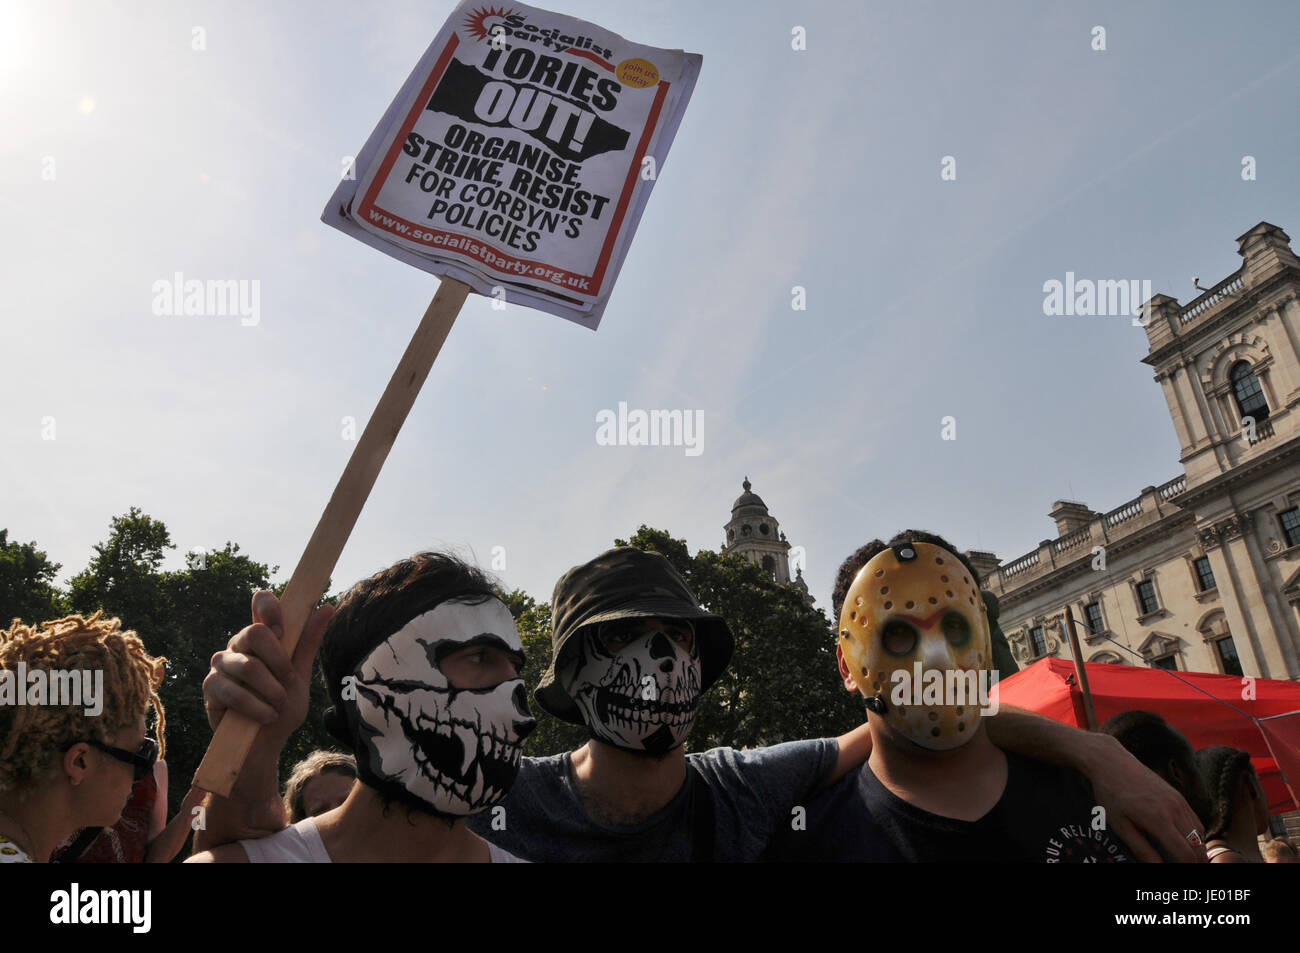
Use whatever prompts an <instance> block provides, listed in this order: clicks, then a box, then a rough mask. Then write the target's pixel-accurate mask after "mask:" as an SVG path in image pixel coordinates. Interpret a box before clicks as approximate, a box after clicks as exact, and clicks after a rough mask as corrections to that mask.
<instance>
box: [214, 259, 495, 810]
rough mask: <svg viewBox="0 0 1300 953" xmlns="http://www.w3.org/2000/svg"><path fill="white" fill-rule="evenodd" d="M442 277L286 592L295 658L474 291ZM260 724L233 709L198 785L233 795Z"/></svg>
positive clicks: (287, 637)
mask: <svg viewBox="0 0 1300 953" xmlns="http://www.w3.org/2000/svg"><path fill="white" fill-rule="evenodd" d="M440 281H441V283H440V284H439V285H438V291H437V293H436V294H435V295H434V296H433V301H431V302H430V303H429V307H428V310H426V311H425V312H424V317H423V318H421V319H420V326H419V327H417V328H416V329H415V334H413V335H412V336H411V343H410V344H408V345H407V346H406V353H404V354H403V355H402V359H401V360H400V361H399V362H398V363H397V370H395V371H393V376H392V379H391V380H389V382H388V386H387V387H386V388H384V393H383V396H381V397H380V398H379V403H378V404H376V405H375V411H374V413H373V414H371V415H370V420H369V422H368V423H367V424H366V429H365V430H364V431H363V432H362V434H361V439H360V440H358V441H357V445H356V447H354V448H353V450H352V456H351V457H350V458H349V459H348V465H347V466H346V467H345V468H344V469H343V475H342V476H340V477H339V482H338V485H337V486H335V487H334V494H333V496H331V497H330V501H329V504H328V505H327V506H326V507H325V512H324V513H322V514H321V517H320V522H318V523H317V524H316V530H315V532H313V533H312V534H311V539H310V540H309V541H308V543H307V548H306V549H305V550H304V551H303V554H302V558H301V559H300V560H298V566H297V568H296V569H294V571H293V576H292V577H291V578H290V579H289V585H288V586H287V587H286V588H285V590H284V595H282V596H281V597H280V612H281V616H282V618H283V620H284V640H283V642H282V644H283V646H284V649H285V652H287V653H288V654H289V655H291V656H292V655H293V651H294V649H295V648H296V647H297V645H298V638H299V636H301V635H302V628H303V626H304V625H305V624H306V622H307V619H308V617H309V616H310V615H311V613H312V612H313V611H314V610H315V608H316V605H317V603H319V602H320V599H321V596H322V595H324V593H325V586H326V585H327V584H328V582H329V577H330V573H332V572H333V571H334V566H335V564H336V563H337V562H338V558H339V554H340V553H342V552H343V547H344V545H345V544H346V543H347V541H348V536H349V535H351V533H352V527H353V526H355V525H356V522H357V517H358V516H360V515H361V508H362V507H363V506H365V505H366V498H367V497H368V496H369V495H370V490H371V488H372V487H373V486H374V485H375V480H376V479H377V478H378V477H379V471H380V470H381V469H382V468H383V466H384V460H385V459H387V457H388V451H389V450H390V449H392V446H393V442H394V441H395V440H396V439H397V434H398V432H399V431H400V430H401V429H402V424H403V423H404V422H405V420H406V415H407V414H408V413H409V412H410V410H411V406H412V405H413V404H414V403H415V398H416V397H417V396H418V395H419V393H420V387H421V386H422V385H423V384H424V380H425V378H426V377H428V376H429V369H430V368H432V367H433V362H434V359H435V358H437V356H438V352H439V351H440V350H441V349H442V343H443V342H444V341H445V340H447V334H448V332H450V331H451V326H452V323H453V322H454V321H455V320H456V316H457V315H458V314H459V313H460V309H461V306H462V305H463V304H464V303H465V297H466V296H467V295H468V294H469V290H470V289H469V285H467V284H464V283H463V282H460V281H456V280H455V279H453V278H442V279H440ZM259 727H260V726H259V725H258V723H257V722H255V721H253V720H252V719H251V718H245V717H243V716H241V715H238V714H236V713H235V712H232V711H228V712H226V715H225V717H224V718H222V719H221V724H220V725H219V726H218V727H217V731H216V733H215V734H214V735H213V736H212V741H211V743H210V744H209V745H208V750H207V753H206V754H205V755H204V756H203V762H202V763H201V764H200V765H199V769H198V771H197V772H195V775H194V785H195V787H199V788H202V789H203V790H205V791H211V792H212V793H214V794H219V795H221V796H222V797H229V796H230V792H231V790H232V789H233V788H234V786H235V780H236V779H237V778H238V777H239V772H240V771H241V770H242V768H243V766H244V759H245V758H247V757H248V751H249V749H250V748H251V747H252V746H253V739H254V738H256V736H257V731H258V728H259Z"/></svg>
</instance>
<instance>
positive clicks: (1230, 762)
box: [1196, 745, 1255, 840]
mask: <svg viewBox="0 0 1300 953" xmlns="http://www.w3.org/2000/svg"><path fill="white" fill-rule="evenodd" d="M1196 763H1197V766H1198V767H1199V768H1200V770H1201V776H1202V777H1203V778H1205V784H1206V786H1207V787H1208V788H1209V789H1210V814H1211V816H1210V818H1209V823H1208V824H1207V827H1206V831H1205V839H1206V840H1214V839H1215V838H1216V837H1223V836H1224V835H1225V834H1227V832H1228V828H1229V827H1230V826H1232V811H1233V803H1234V802H1235V800H1236V797H1237V790H1238V788H1239V782H1240V781H1241V779H1242V778H1243V777H1253V776H1254V774H1255V769H1254V768H1252V767H1251V765H1250V752H1248V751H1242V750H1241V749H1240V748H1229V747H1227V746H1226V745H1211V746H1210V747H1208V748H1202V749H1201V750H1200V751H1198V752H1196Z"/></svg>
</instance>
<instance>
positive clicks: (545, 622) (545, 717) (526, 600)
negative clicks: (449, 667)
mask: <svg viewBox="0 0 1300 953" xmlns="http://www.w3.org/2000/svg"><path fill="white" fill-rule="evenodd" d="M498 595H499V596H500V598H501V601H502V602H504V603H505V604H506V606H507V607H508V608H509V609H510V614H511V615H512V616H514V618H515V627H516V628H517V629H518V630H519V640H520V641H521V642H522V643H523V646H524V658H525V659H526V661H525V664H524V671H523V673H522V674H523V678H524V683H525V684H526V685H528V687H529V688H530V689H533V688H536V687H537V683H538V681H540V680H541V677H542V673H543V672H545V671H546V669H547V667H548V666H549V665H550V664H551V606H550V604H549V603H545V602H541V603H539V602H538V601H537V600H535V599H534V598H533V597H532V596H530V595H528V593H526V592H524V591H523V590H522V589H516V590H514V591H513V592H508V593H507V592H504V591H502V592H499V593H498ZM528 707H529V710H531V711H532V713H533V715H534V716H535V717H536V718H537V729H536V730H535V731H534V732H533V733H532V734H531V735H529V736H528V740H527V741H525V742H524V753H525V754H526V755H528V756H529V757H534V758H540V757H543V756H545V755H548V754H559V753H560V752H562V751H572V750H573V749H574V748H580V747H581V746H582V745H583V744H585V743H586V741H587V729H586V728H584V727H583V726H581V725H571V724H569V723H568V722H567V721H561V720H560V719H559V718H556V717H555V716H554V715H552V714H551V713H550V712H547V711H544V710H543V709H542V707H541V706H540V705H538V704H537V701H536V699H533V698H531V697H530V698H529V700H528Z"/></svg>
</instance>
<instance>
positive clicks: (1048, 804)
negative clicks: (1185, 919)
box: [767, 752, 1132, 864]
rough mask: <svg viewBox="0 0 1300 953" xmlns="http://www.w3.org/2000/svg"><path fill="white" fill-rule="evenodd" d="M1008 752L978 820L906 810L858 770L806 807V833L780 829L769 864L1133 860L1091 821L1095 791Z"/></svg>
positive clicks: (1066, 773) (865, 769)
mask: <svg viewBox="0 0 1300 953" xmlns="http://www.w3.org/2000/svg"><path fill="white" fill-rule="evenodd" d="M1005 754H1006V759H1007V785H1006V789H1005V790H1004V791H1003V793H1002V797H1001V798H999V799H998V801H997V803H996V804H995V805H994V806H993V808H992V810H990V811H989V812H988V813H987V814H985V815H984V816H983V817H981V818H979V819H978V820H976V821H964V820H960V819H957V818H952V817H943V816H941V815H939V814H932V813H930V812H929V811H925V810H922V809H921V808H919V807H916V806H915V805H913V804H909V803H908V802H907V801H905V800H903V799H902V798H901V797H899V796H898V795H896V794H894V793H893V792H892V791H890V790H889V789H888V788H887V787H885V786H884V785H883V784H881V783H880V780H879V779H878V778H877V777H876V775H875V774H874V773H873V772H872V770H871V768H870V766H869V765H863V766H862V768H861V770H859V771H854V772H853V773H852V774H850V775H848V776H847V777H845V778H843V779H842V780H841V781H840V782H839V783H838V784H836V785H834V786H833V787H831V788H830V789H829V790H827V791H826V793H825V794H823V795H821V796H820V797H818V798H816V799H814V800H813V801H812V803H811V804H809V805H808V814H807V818H806V820H807V825H806V828H805V829H803V830H793V829H789V830H787V829H782V831H781V833H780V834H779V835H778V836H777V837H776V838H775V839H774V841H773V843H772V845H771V847H770V848H769V853H768V855H767V859H769V860H783V861H813V860H818V861H837V862H844V861H848V862H857V863H897V862H904V861H905V862H909V863H916V862H930V861H956V862H959V863H961V862H966V863H980V862H997V861H1009V862H1021V863H1044V862H1046V863H1049V864H1054V863H1124V862H1127V861H1130V860H1131V859H1132V858H1131V857H1129V855H1128V853H1127V849H1126V848H1125V847H1124V845H1123V843H1122V842H1121V841H1120V840H1119V839H1118V838H1116V837H1115V836H1114V835H1112V834H1111V833H1109V832H1108V831H1107V830H1106V829H1105V827H1104V825H1100V824H1098V823H1097V822H1098V820H1099V815H1098V813H1097V811H1098V808H1096V806H1095V805H1096V801H1095V799H1094V798H1093V794H1092V785H1091V784H1089V783H1088V780H1087V779H1086V778H1085V777H1083V775H1081V774H1078V773H1077V772H1074V771H1071V770H1069V769H1067V768H1058V767H1055V766H1053V765H1047V764H1042V763H1041V762H1037V761H1031V760H1029V759H1028V758H1023V757H1021V756H1020V755H1017V754H1013V753H1011V752H1005Z"/></svg>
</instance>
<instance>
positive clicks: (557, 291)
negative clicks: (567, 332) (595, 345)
mask: <svg viewBox="0 0 1300 953" xmlns="http://www.w3.org/2000/svg"><path fill="white" fill-rule="evenodd" d="M700 63H701V58H700V57H699V56H698V55H695V54H690V53H684V52H682V51H681V50H663V49H657V48H655V47H649V46H643V45H641V44H638V43H632V42H629V41H628V40H625V39H623V37H621V36H618V35H617V34H615V33H611V32H609V31H608V30H604V29H602V28H601V27H598V26H596V25H594V24H591V23H585V22H583V21H581V20H575V19H573V18H572V17H566V16H561V15H560V14H556V13H550V12H548V11H545V10H538V9H536V8H534V7H528V6H524V5H522V4H511V5H510V6H508V7H495V8H490V7H487V6H483V5H481V4H475V3H472V2H466V3H462V4H460V6H458V7H457V8H456V10H455V11H454V12H453V13H452V15H451V17H450V19H449V20H448V21H447V23H446V25H445V26H444V27H443V29H442V31H441V32H440V33H439V34H438V36H437V38H436V39H435V40H434V41H433V43H432V44H431V45H430V47H429V49H428V50H427V51H426V52H425V54H424V56H423V57H422V58H421V59H420V62H419V64H418V65H417V66H416V68H415V70H414V71H413V72H412V73H411V76H410V77H409V78H408V79H407V81H406V83H405V84H404V85H403V87H402V89H401V91H400V92H399V93H398V95H397V97H396V98H395V99H394V100H393V103H392V104H391V105H390V106H389V108H388V111H387V112H385V114H384V117H383V119H382V120H381V121H380V123H379V125H378V126H376V127H375V130H374V132H373V133H371V135H370V138H369V139H368V140H367V141H366V144H365V146H364V147H363V148H362V150H361V152H360V153H359V154H358V156H357V161H356V164H355V168H356V178H355V179H353V180H349V179H344V180H343V181H342V182H340V183H339V186H338V188H337V189H336V190H335V192H334V195H333V196H332V197H331V199H330V202H329V205H328V206H327V207H326V209H325V213H324V215H323V216H322V219H323V220H324V221H325V222H327V223H328V224H330V225H333V226H334V227H336V228H339V229H341V230H343V231H345V232H347V233H348V234H350V235H353V236H354V237H356V238H358V239H360V240H361V241H364V242H366V243H367V244H370V245H372V246H374V247H376V248H379V249H380V250H382V251H384V252H385V253H386V254H389V255H392V256H393V257H395V258H399V259H400V260H402V261H406V262H407V263H409V264H412V265H415V266H416V267H417V268H421V269H423V270H425V271H428V272H431V273H433V274H438V275H447V276H449V277H453V278H456V279H458V280H460V281H463V282H465V283H466V284H468V285H469V286H470V287H471V288H473V289H474V290H475V291H477V292H479V293H480V294H485V295H494V294H495V295H496V296H497V297H501V296H502V294H504V295H505V296H506V297H507V298H508V300H510V301H512V302H515V303H519V304H525V305H527V306H529V307H534V308H539V309H541V310H543V311H548V312H550V313H552V314H557V315H560V316H562V317H565V318H569V319H570V320H572V321H576V322H577V323H579V324H582V325H585V326H586V327H590V328H595V327H596V326H597V324H599V322H600V318H601V315H602V313H603V311H604V308H605V304H606V302H607V301H608V300H609V294H610V291H611V289H612V288H613V285H614V281H615V279H616V278H617V276H618V271H619V268H620V266H621V265H622V263H623V259H624V257H625V256H626V254H627V249H628V245H629V243H630V241H631V238H632V234H633V232H634V231H635V229H636V226H637V223H638V221H639V220H640V217H641V212H642V210H643V209H644V207H645V203H646V200H647V199H648V197H649V194H650V190H651V188H652V187H653V185H654V183H655V181H656V179H657V177H658V174H659V171H660V170H661V169H662V168H663V163H664V159H665V157H666V155H667V153H668V148H669V146H670V145H671V143H672V139H673V135H674V133H675V132H676V130H677V125H678V123H679V122H680V120H681V117H682V113H683V111H684V110H685V108H686V104H687V101H688V100H689V98H690V95H691V91H692V90H693V88H694V85H695V78H696V76H697V75H698V73H699V68H700Z"/></svg>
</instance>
